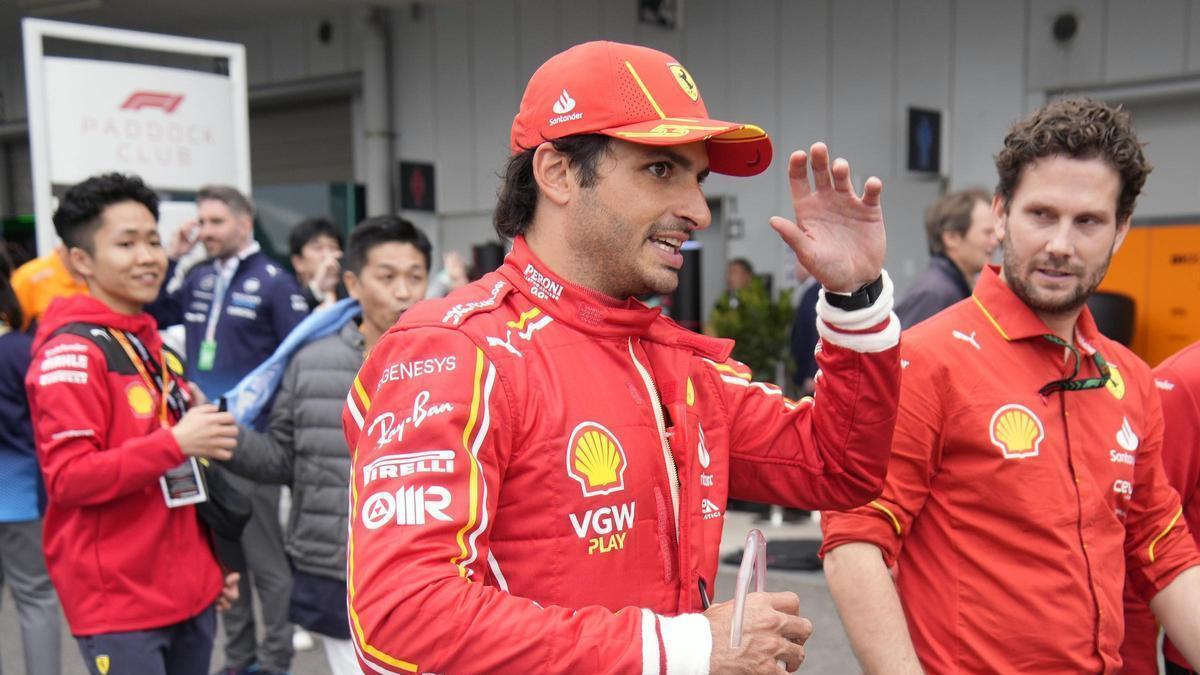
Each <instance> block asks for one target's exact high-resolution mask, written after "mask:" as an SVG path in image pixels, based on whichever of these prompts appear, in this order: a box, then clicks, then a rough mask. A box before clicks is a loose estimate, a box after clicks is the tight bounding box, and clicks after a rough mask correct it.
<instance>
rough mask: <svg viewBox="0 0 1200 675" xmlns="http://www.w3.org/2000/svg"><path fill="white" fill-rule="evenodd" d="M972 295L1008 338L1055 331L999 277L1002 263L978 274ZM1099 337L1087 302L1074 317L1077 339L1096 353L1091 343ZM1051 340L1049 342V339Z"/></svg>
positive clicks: (1006, 338) (988, 317) (1091, 351)
mask: <svg viewBox="0 0 1200 675" xmlns="http://www.w3.org/2000/svg"><path fill="white" fill-rule="evenodd" d="M971 299H972V300H974V301H975V304H976V305H977V306H978V307H979V309H980V311H982V312H983V314H984V316H985V317H987V319H988V322H989V323H991V324H992V327H993V328H995V329H996V330H997V331H999V333H1000V335H1001V337H1003V338H1004V339H1005V340H1008V341H1009V342H1012V341H1014V340H1025V339H1029V338H1035V337H1037V338H1040V337H1042V336H1044V335H1050V334H1052V331H1051V330H1050V329H1049V328H1047V327H1046V324H1045V323H1043V322H1042V320H1041V319H1039V318H1038V316H1037V314H1034V312H1033V310H1032V309H1030V308H1029V305H1026V304H1025V303H1024V302H1023V301H1022V300H1021V299H1020V298H1018V297H1017V294H1016V293H1013V291H1012V289H1011V288H1009V287H1008V284H1006V283H1004V282H1003V281H1001V280H1000V267H999V266H998V265H988V266H987V267H985V268H984V269H983V272H981V273H980V275H979V283H977V284H975V291H974V292H973V293H972V294H971ZM1099 337H1100V331H1099V330H1098V329H1097V328H1096V322H1095V320H1094V319H1093V318H1092V312H1091V310H1089V309H1088V308H1087V305H1084V307H1083V310H1082V311H1081V312H1080V313H1079V317H1078V318H1077V319H1076V320H1075V342H1076V343H1077V344H1078V345H1079V347H1080V348H1081V349H1082V350H1083V352H1084V353H1085V354H1089V355H1090V354H1094V353H1095V352H1096V349H1095V347H1093V346H1092V345H1093V344H1095V343H1096V342H1097V340H1098V339H1099ZM1047 344H1049V343H1047Z"/></svg>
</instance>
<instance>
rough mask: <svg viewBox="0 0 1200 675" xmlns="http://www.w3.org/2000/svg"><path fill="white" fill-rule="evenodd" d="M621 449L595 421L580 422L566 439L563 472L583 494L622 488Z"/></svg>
mask: <svg viewBox="0 0 1200 675" xmlns="http://www.w3.org/2000/svg"><path fill="white" fill-rule="evenodd" d="M627 466H628V461H627V460H626V459H625V449H624V448H622V447H621V442H620V441H618V440H617V437H616V436H614V435H613V433H612V432H611V431H609V430H608V429H606V428H605V427H604V426H603V425H600V424H597V423H596V422H582V423H580V424H579V426H577V427H575V431H573V432H572V433H571V440H570V441H568V442H567V473H568V474H569V475H570V476H571V478H574V479H575V480H576V481H577V482H578V483H579V485H580V487H582V488H583V496H584V497H598V496H600V495H607V494H612V493H614V492H620V491H621V490H624V489H625V468H626V467H627Z"/></svg>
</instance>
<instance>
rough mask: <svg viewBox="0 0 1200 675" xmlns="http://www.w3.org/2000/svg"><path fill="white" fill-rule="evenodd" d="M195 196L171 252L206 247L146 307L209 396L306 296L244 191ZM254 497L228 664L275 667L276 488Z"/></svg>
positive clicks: (228, 384)
mask: <svg viewBox="0 0 1200 675" xmlns="http://www.w3.org/2000/svg"><path fill="white" fill-rule="evenodd" d="M196 204H197V207H198V212H199V218H198V220H197V221H196V222H194V223H188V224H186V225H184V226H183V227H182V228H180V233H179V235H178V236H177V238H176V241H175V242H174V243H173V244H172V246H171V248H172V250H170V251H168V254H169V255H170V256H171V258H172V259H177V258H178V257H179V256H181V255H183V254H184V253H186V252H187V249H188V248H190V247H191V246H192V245H193V244H194V242H195V241H196V240H197V239H198V240H199V241H200V242H201V243H203V244H204V248H205V251H206V252H207V253H208V256H209V257H208V259H206V260H204V261H203V262H200V263H198V264H196V265H195V266H194V267H193V268H192V269H190V270H189V271H188V273H187V275H186V276H185V277H184V280H183V283H182V284H181V285H180V286H179V288H178V289H177V290H175V291H173V292H167V291H166V290H164V291H163V296H162V297H160V298H159V300H158V302H156V303H155V305H154V306H153V307H152V308H151V311H152V313H153V314H154V315H155V317H156V318H157V319H158V323H159V327H160V328H165V327H167V326H170V325H174V324H177V323H182V324H183V327H184V335H185V342H186V349H185V351H186V354H187V361H188V378H189V379H190V380H191V381H193V382H195V383H196V384H197V385H199V387H200V389H201V390H203V391H204V394H205V395H206V396H208V398H209V399H212V400H216V399H217V398H218V397H220V396H222V395H223V394H225V392H227V391H228V390H229V389H230V388H232V387H233V386H234V385H235V384H237V383H238V382H239V381H240V380H241V379H242V378H243V377H244V376H245V375H246V374H248V373H249V372H250V371H251V370H253V369H254V368H255V367H257V366H258V364H260V363H262V362H263V361H264V360H266V359H267V358H268V357H269V356H270V355H271V354H272V353H274V351H275V348H276V347H278V346H279V344H280V343H281V342H283V339H284V338H285V337H287V334H288V333H289V332H291V330H292V328H294V327H295V326H296V324H298V323H300V321H301V320H303V319H304V317H305V316H307V315H308V303H307V302H306V301H305V299H304V297H303V296H302V295H301V291H300V286H299V284H297V283H296V279H295V278H294V277H293V276H292V275H291V274H290V273H288V272H287V271H286V270H284V269H282V268H280V267H279V266H277V265H276V264H275V263H274V262H273V261H272V260H271V259H270V258H269V257H267V255H266V254H265V253H263V252H262V250H261V247H260V246H259V244H258V242H257V241H255V240H254V204H253V203H252V202H251V201H250V199H249V198H248V197H246V196H245V195H243V194H242V193H241V192H239V191H238V190H236V189H234V188H232V187H226V186H209V187H204V188H201V190H200V191H199V192H198V193H197V195H196ZM169 275H170V273H168V276H169ZM264 423H265V415H262V416H260V418H259V419H257V420H255V426H256V427H257V428H259V429H261V428H263V426H264ZM252 501H253V504H254V513H253V517H252V518H251V520H250V523H249V524H248V525H247V526H246V531H245V532H244V533H243V535H242V549H243V551H244V553H245V557H246V566H247V568H248V570H247V571H248V572H249V574H245V573H243V575H242V581H241V588H240V591H241V593H240V597H241V599H240V600H239V601H238V602H237V603H236V604H235V605H234V607H233V608H232V609H230V611H229V612H228V613H227V614H226V615H225V633H226V645H225V660H226V671H227V672H231V673H241V672H246V671H247V670H248V669H251V668H257V670H256V671H255V672H261V673H264V674H266V673H272V672H280V673H282V672H286V671H287V670H288V668H289V667H290V665H291V658H292V627H291V625H290V624H289V623H288V621H287V606H288V596H289V593H290V588H291V572H290V570H289V566H288V563H287V557H286V556H285V554H284V551H283V533H282V531H281V529H280V526H279V488H278V487H276V486H267V485H258V486H254V488H253V500H252ZM248 577H249V579H248ZM251 581H252V582H253V586H254V588H255V589H256V590H257V591H258V595H259V599H260V601H261V602H262V607H263V622H264V623H265V624H266V626H265V628H266V638H265V639H264V640H263V643H262V645H261V646H260V645H257V644H256V638H255V626H254V615H253V612H252V611H251V602H250V587H251ZM260 647H261V648H260ZM223 672H225V671H223Z"/></svg>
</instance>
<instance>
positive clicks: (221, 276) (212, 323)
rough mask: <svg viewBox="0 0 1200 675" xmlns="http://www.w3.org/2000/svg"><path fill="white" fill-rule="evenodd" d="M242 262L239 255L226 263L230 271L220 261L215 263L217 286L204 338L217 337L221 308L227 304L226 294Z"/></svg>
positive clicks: (211, 339) (212, 338)
mask: <svg viewBox="0 0 1200 675" xmlns="http://www.w3.org/2000/svg"><path fill="white" fill-rule="evenodd" d="M241 263H242V261H241V258H238V257H234V258H233V260H232V261H231V262H228V263H225V264H228V265H230V266H231V267H230V269H229V270H228V272H227V271H226V270H225V269H223V267H222V263H221V262H220V261H218V262H216V263H214V266H215V267H216V268H217V283H216V288H214V289H213V299H212V307H210V308H209V310H208V323H207V324H206V325H205V327H204V339H205V340H207V341H208V342H212V341H213V340H216V339H217V320H218V319H220V318H221V308H222V307H223V306H224V304H225V296H226V295H227V294H228V293H229V287H230V286H232V285H233V277H234V276H235V275H236V274H237V270H238V267H239V266H240V265H241Z"/></svg>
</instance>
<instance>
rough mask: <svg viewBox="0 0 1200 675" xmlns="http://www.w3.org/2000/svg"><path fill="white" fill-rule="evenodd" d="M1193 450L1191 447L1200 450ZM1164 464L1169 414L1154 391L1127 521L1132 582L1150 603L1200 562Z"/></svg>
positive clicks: (1127, 554)
mask: <svg viewBox="0 0 1200 675" xmlns="http://www.w3.org/2000/svg"><path fill="white" fill-rule="evenodd" d="M1175 419H1178V418H1175ZM1193 448H1194V446H1189V448H1188V449H1189V451H1191V452H1194V450H1193ZM1172 454H1175V453H1172ZM1163 463H1164V457H1163V411H1162V407H1161V404H1160V403H1159V397H1158V396H1157V395H1156V394H1155V392H1154V391H1153V390H1151V391H1149V392H1148V393H1147V395H1146V434H1145V443H1144V444H1143V446H1142V447H1141V448H1138V458H1137V464H1136V465H1135V466H1134V485H1133V500H1132V501H1131V503H1130V507H1129V515H1128V516H1127V518H1126V520H1125V523H1126V525H1125V529H1126V534H1125V558H1126V566H1127V568H1128V572H1129V582H1130V583H1131V584H1133V586H1134V588H1135V589H1136V590H1137V591H1138V593H1139V594H1141V596H1142V597H1143V598H1145V599H1147V600H1149V599H1150V598H1153V597H1154V596H1155V595H1156V594H1157V593H1158V592H1159V591H1161V590H1162V589H1163V588H1165V587H1166V586H1167V585H1168V584H1170V583H1171V581H1173V580H1174V579H1175V577H1176V576H1177V575H1178V574H1179V573H1180V572H1182V571H1183V570H1185V569H1187V568H1189V567H1191V566H1193V565H1196V564H1200V557H1198V556H1197V553H1196V543H1195V541H1194V540H1193V539H1192V537H1191V535H1190V533H1189V532H1188V527H1187V521H1186V520H1184V518H1183V507H1182V506H1181V505H1180V501H1179V494H1178V493H1176V492H1175V490H1174V489H1172V488H1171V485H1170V484H1169V483H1168V482H1167V474H1166V472H1165V471H1164V470H1163Z"/></svg>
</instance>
